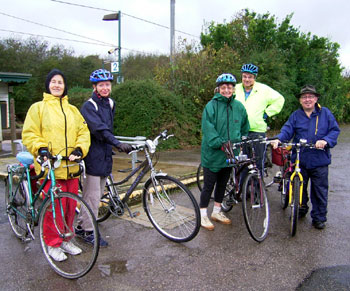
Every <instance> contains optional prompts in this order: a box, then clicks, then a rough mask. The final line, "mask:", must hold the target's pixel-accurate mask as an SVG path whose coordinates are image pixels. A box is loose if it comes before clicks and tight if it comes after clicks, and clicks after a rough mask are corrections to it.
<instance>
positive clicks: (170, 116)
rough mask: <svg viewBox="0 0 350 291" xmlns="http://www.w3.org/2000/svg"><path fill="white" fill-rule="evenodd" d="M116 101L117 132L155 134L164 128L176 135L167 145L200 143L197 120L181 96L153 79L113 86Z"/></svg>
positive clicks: (118, 133) (120, 133) (124, 134)
mask: <svg viewBox="0 0 350 291" xmlns="http://www.w3.org/2000/svg"><path fill="white" fill-rule="evenodd" d="M112 96H113V98H114V99H115V100H116V104H117V105H116V106H117V107H116V116H115V119H114V121H115V124H114V128H115V133H116V134H117V135H122V136H146V137H154V136H156V135H158V134H159V133H160V132H161V131H162V130H164V129H167V130H168V132H169V133H173V134H175V138H173V139H171V140H169V142H167V143H164V144H163V145H164V146H168V147H169V146H170V145H171V146H172V147H179V146H182V145H186V144H193V143H196V142H197V139H196V138H198V137H196V136H195V131H196V123H197V122H198V121H197V120H196V119H195V118H193V117H192V114H191V110H189V109H190V107H187V108H186V106H184V104H182V101H181V98H179V97H178V96H177V95H175V94H174V93H173V92H171V91H169V90H167V89H165V88H163V87H161V86H160V85H159V84H157V83H156V82H154V81H151V80H140V81H126V82H125V83H123V84H120V85H118V86H116V87H115V88H114V89H113V94H112Z"/></svg>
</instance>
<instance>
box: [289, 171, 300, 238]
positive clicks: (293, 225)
mask: <svg viewBox="0 0 350 291" xmlns="http://www.w3.org/2000/svg"><path fill="white" fill-rule="evenodd" d="M292 187H293V188H292V196H293V197H292V204H291V206H290V209H291V218H290V234H291V235H292V236H295V234H296V232H297V227H298V214H299V203H300V178H299V176H297V175H296V176H295V177H294V179H293V182H292Z"/></svg>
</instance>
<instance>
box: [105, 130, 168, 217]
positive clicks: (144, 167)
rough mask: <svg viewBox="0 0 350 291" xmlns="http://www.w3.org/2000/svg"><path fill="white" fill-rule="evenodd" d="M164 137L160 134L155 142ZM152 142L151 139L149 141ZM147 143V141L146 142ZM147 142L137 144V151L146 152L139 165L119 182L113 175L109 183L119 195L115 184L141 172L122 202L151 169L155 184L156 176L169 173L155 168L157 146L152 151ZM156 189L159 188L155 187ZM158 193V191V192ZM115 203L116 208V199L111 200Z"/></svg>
mask: <svg viewBox="0 0 350 291" xmlns="http://www.w3.org/2000/svg"><path fill="white" fill-rule="evenodd" d="M171 136H172V135H169V136H167V137H166V138H169V137H171ZM160 137H162V135H160V136H158V137H157V138H156V139H155V140H154V141H153V142H154V143H155V144H156V145H157V143H158V139H159V138H160ZM148 142H151V141H148ZM146 143H147V142H146ZM146 143H142V144H140V145H137V146H136V149H135V150H136V151H140V150H141V149H142V150H143V151H144V152H145V160H144V161H143V162H142V163H141V164H140V165H139V166H138V167H136V168H135V169H134V170H132V171H131V173H130V174H129V175H127V177H126V178H124V179H123V180H121V181H119V182H114V181H113V177H111V179H110V180H111V181H112V184H111V185H110V184H107V186H108V187H109V189H110V193H113V194H114V195H113V194H112V196H114V197H117V196H118V195H116V194H117V192H118V191H117V189H115V188H114V186H119V185H122V184H124V183H125V182H127V181H129V180H130V178H131V177H133V176H135V175H136V173H137V172H139V174H138V175H137V177H136V178H135V180H134V182H133V183H132V184H131V185H130V187H129V188H128V190H127V191H126V193H125V194H124V197H123V198H122V199H121V200H120V201H121V203H122V204H123V206H124V204H126V202H127V201H128V200H129V198H130V196H131V195H132V193H133V192H134V190H135V189H136V187H137V186H138V185H139V184H140V182H141V180H142V179H143V177H144V176H145V175H146V174H147V173H148V172H149V171H151V175H150V178H151V180H152V183H153V185H156V180H155V177H157V176H166V175H167V173H163V172H160V173H157V171H156V170H155V168H154V165H153V162H152V158H153V155H152V154H154V153H155V148H154V152H153V153H151V151H152V149H153V148H152V145H150V144H146ZM155 189H156V191H157V188H156V187H155ZM157 195H158V193H157ZM110 201H111V202H112V203H113V204H114V205H113V206H114V207H115V208H117V205H116V202H115V201H114V199H111V200H110ZM126 208H127V210H128V212H129V214H130V216H131V217H134V215H133V214H132V213H131V211H130V209H129V207H128V206H127V205H126Z"/></svg>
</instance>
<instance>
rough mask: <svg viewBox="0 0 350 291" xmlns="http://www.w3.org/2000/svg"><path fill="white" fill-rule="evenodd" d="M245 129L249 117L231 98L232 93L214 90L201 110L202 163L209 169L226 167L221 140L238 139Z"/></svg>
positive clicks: (247, 130)
mask: <svg viewBox="0 0 350 291" xmlns="http://www.w3.org/2000/svg"><path fill="white" fill-rule="evenodd" d="M248 132H249V121H248V116H247V112H246V110H245V108H244V106H243V104H242V103H241V102H239V101H237V100H235V95H233V96H232V97H230V98H226V97H224V96H222V95H221V94H219V93H216V94H215V95H214V97H213V99H212V100H210V101H209V102H208V104H207V105H206V106H205V108H204V111H203V114H202V148H201V162H202V166H203V167H205V168H209V169H210V170H211V171H212V172H218V171H220V170H221V169H222V168H225V167H229V165H228V164H227V163H226V155H225V153H224V152H223V151H222V150H221V146H222V144H223V143H225V142H227V141H229V140H230V141H231V142H239V141H241V137H242V136H247V135H248ZM235 154H238V151H237V153H235Z"/></svg>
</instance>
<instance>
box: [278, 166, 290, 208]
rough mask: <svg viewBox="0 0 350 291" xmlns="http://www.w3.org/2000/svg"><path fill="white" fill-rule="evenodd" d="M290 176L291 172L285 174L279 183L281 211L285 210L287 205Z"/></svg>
mask: <svg viewBox="0 0 350 291" xmlns="http://www.w3.org/2000/svg"><path fill="white" fill-rule="evenodd" d="M291 175H292V173H291V172H287V173H286V174H285V176H284V178H283V179H282V182H281V186H280V191H281V207H282V209H286V208H287V206H288V204H289V184H290V176H291Z"/></svg>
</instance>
